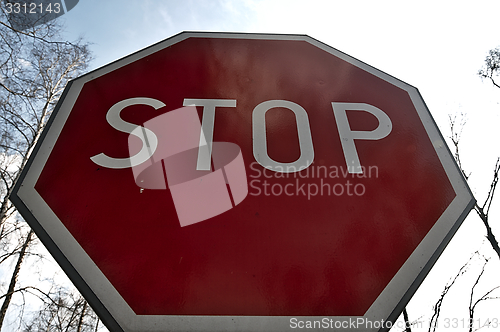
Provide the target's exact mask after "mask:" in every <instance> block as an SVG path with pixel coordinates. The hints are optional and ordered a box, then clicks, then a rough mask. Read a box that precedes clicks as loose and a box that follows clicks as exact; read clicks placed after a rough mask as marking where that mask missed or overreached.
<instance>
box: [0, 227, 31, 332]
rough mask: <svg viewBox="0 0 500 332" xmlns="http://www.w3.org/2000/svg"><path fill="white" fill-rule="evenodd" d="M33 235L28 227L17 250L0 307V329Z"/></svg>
mask: <svg viewBox="0 0 500 332" xmlns="http://www.w3.org/2000/svg"><path fill="white" fill-rule="evenodd" d="M33 235H34V233H33V230H32V229H30V231H29V233H28V235H27V236H26V239H25V241H24V243H23V246H22V247H21V251H20V252H19V257H18V258H17V263H16V267H15V268H14V272H12V277H11V278H10V283H9V289H8V290H7V294H6V295H5V298H4V300H3V304H2V308H1V309H0V330H1V329H2V326H3V322H4V319H5V314H6V312H7V309H8V308H9V305H10V301H11V300H12V295H14V288H15V287H16V283H17V278H18V276H19V271H20V270H21V265H22V263H23V261H24V258H25V256H26V251H27V249H28V247H29V245H30V243H31V240H33Z"/></svg>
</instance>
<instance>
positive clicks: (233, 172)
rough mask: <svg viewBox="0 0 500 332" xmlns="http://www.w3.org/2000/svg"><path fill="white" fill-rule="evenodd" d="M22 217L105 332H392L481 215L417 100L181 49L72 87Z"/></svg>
mask: <svg viewBox="0 0 500 332" xmlns="http://www.w3.org/2000/svg"><path fill="white" fill-rule="evenodd" d="M13 201H14V202H15V204H16V206H17V207H18V208H19V210H20V211H21V213H23V215H24V216H25V217H26V218H27V220H28V221H29V222H30V224H31V226H32V227H33V228H34V229H35V230H36V232H37V234H38V236H39V237H40V238H41V239H42V241H43V242H44V243H45V245H46V246H47V247H48V248H49V250H50V251H51V252H52V254H53V255H54V256H55V257H56V259H57V260H58V262H59V263H60V264H61V265H62V267H63V269H64V270H65V271H66V273H67V274H68V275H69V276H70V277H71V278H72V280H73V281H74V282H75V284H76V285H77V287H78V288H79V289H80V291H81V292H82V293H83V294H84V295H85V296H86V298H87V299H88V300H89V302H90V303H91V304H92V306H93V307H94V309H95V310H96V311H97V312H98V313H99V314H100V316H101V317H102V319H103V320H104V322H105V323H106V325H107V326H108V327H109V328H110V329H111V330H116V331H119V330H124V331H167V330H168V331H176V330H179V331H215V330H217V331H223V330H224V331H261V330H268V331H278V330H290V329H295V328H297V329H301V328H319V329H336V330H346V331H347V330H356V329H359V330H367V331H368V330H370V331H371V330H374V331H375V330H387V329H388V328H389V327H390V325H391V324H392V322H394V321H395V319H396V318H397V317H398V315H399V314H400V312H401V310H402V308H403V307H404V305H405V304H406V303H407V302H408V301H409V299H410V297H411V296H412V294H413V293H414V292H415V290H416V288H417V287H418V285H419V284H420V283H421V281H422V280H423V278H424V276H425V275H426V274H427V272H428V271H429V270H430V268H431V266H432V265H433V264H434V262H435V261H436V259H437V257H438V256H439V254H440V253H441V252H442V250H443V249H444V247H445V246H446V244H447V243H448V242H449V240H450V238H451V236H452V235H453V234H454V232H455V231H456V229H457V228H458V226H459V225H460V223H461V222H462V221H463V219H464V218H465V216H466V215H467V213H468V212H469V211H470V209H471V207H472V206H473V203H474V199H473V197H472V195H471V193H470V190H469V189H468V187H467V185H466V183H465V181H464V179H463V177H462V175H461V173H460V172H459V170H458V168H457V166H456V164H455V162H454V159H453V157H452V156H451V154H450V152H449V150H448V148H447V146H446V144H445V142H444V140H443V138H442V136H441V135H440V133H439V131H438V129H437V127H436V125H435V123H434V121H433V120H432V118H431V116H430V114H429V112H428V110H427V108H426V106H425V105H424V102H423V100H422V99H421V97H420V95H419V93H418V91H417V90H416V89H415V88H414V87H411V86H409V85H407V84H406V83H403V82H401V81H399V80H397V79H395V78H394V77H391V76H389V75H387V74H385V73H383V72H380V71H378V70H377V69H374V68H372V67H370V66H368V65H366V64H364V63H362V62H360V61H358V60H356V59H353V58H351V57H349V56H347V55H345V54H343V53H341V52H339V51H337V50H335V49H333V48H331V47H329V46H327V45H325V44H322V43H320V42H318V41H317V40H314V39H312V38H310V37H307V36H296V35H257V34H255V35H254V34H226V33H181V34H179V35H176V36H174V37H172V38H169V39H167V40H165V41H162V42H160V43H158V44H156V45H153V46H151V47H149V48H146V49H144V50H142V51H139V52H137V53H134V54H132V55H130V56H128V57H126V58H123V59H121V60H118V61H116V62H114V63H112V64H110V65H107V66H105V67H103V68H100V69H97V70H95V71H93V72H91V73H89V74H87V75H84V76H82V77H80V78H78V79H76V80H74V81H72V82H71V84H69V86H68V87H67V88H66V90H65V92H64V95H63V98H61V101H60V102H59V104H58V106H57V109H56V111H55V113H54V115H53V116H52V117H51V119H50V123H49V126H48V128H47V130H46V131H45V132H44V135H43V139H42V140H41V141H40V143H39V144H38V146H37V148H36V151H35V153H33V155H32V157H31V159H30V161H29V164H28V167H26V169H25V170H24V172H23V174H22V178H21V180H20V181H19V183H18V184H17V187H16V192H15V193H14V195H13Z"/></svg>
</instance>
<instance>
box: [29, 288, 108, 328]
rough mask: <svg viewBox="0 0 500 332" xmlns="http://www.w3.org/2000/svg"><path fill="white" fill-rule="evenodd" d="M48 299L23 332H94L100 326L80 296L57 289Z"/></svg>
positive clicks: (97, 319)
mask: <svg viewBox="0 0 500 332" xmlns="http://www.w3.org/2000/svg"><path fill="white" fill-rule="evenodd" d="M48 299H50V300H45V301H44V304H43V306H42V308H41V309H40V310H39V311H38V313H37V314H36V315H35V316H34V317H33V318H32V319H31V320H30V321H29V322H27V323H26V324H25V327H24V331H25V332H39V331H51V332H67V331H75V332H95V331H98V330H99V328H100V325H101V326H102V324H100V323H99V322H100V321H99V318H98V317H97V316H96V314H95V313H93V312H92V311H91V309H90V307H89V305H88V303H87V301H85V299H84V298H83V297H82V296H81V295H80V294H78V293H75V292H72V291H68V290H67V289H64V288H59V289H58V292H57V294H55V295H53V296H52V297H50V298H48Z"/></svg>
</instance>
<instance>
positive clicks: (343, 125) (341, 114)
mask: <svg viewBox="0 0 500 332" xmlns="http://www.w3.org/2000/svg"><path fill="white" fill-rule="evenodd" d="M332 108H333V114H334V115H335V120H336V121H337V128H338V130H339V135H340V142H341V143H342V149H343V150H344V157H345V161H346V164H347V169H348V171H349V173H363V170H362V168H361V164H360V162H359V157H358V152H357V150H356V145H355V144H354V140H355V139H365V140H379V139H382V138H384V137H386V136H387V135H389V134H390V133H391V130H392V122H391V119H389V116H388V115H387V114H385V113H384V112H383V111H382V110H381V109H380V108H377V107H375V106H373V105H369V104H363V103H334V102H332ZM347 111H365V112H368V113H370V114H372V115H373V116H375V117H376V118H377V120H378V122H379V124H378V127H377V128H375V129H374V130H371V131H353V130H351V127H350V125H349V120H348V119H347V113H346V112H347Z"/></svg>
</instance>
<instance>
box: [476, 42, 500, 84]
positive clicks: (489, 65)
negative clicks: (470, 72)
mask: <svg viewBox="0 0 500 332" xmlns="http://www.w3.org/2000/svg"><path fill="white" fill-rule="evenodd" d="M499 73H500V48H499V47H497V48H494V49H492V50H490V51H489V54H488V56H487V57H486V59H485V60H484V67H483V68H481V69H480V70H479V72H478V74H479V76H481V77H482V78H487V79H489V80H491V83H493V85H494V86H496V87H497V88H500V84H499V83H498V81H495V79H496V77H497V76H498V75H499Z"/></svg>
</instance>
